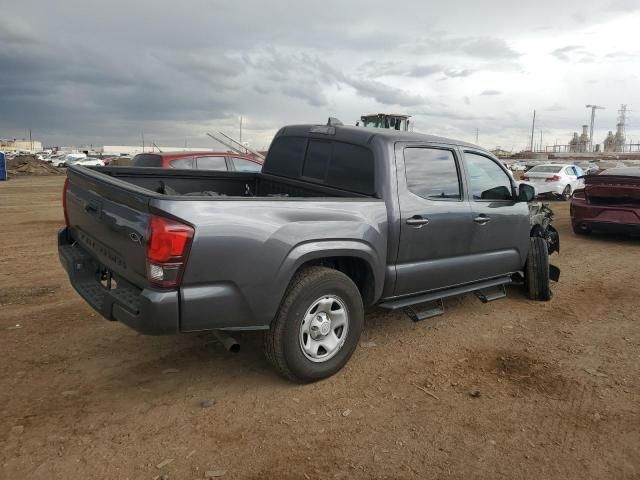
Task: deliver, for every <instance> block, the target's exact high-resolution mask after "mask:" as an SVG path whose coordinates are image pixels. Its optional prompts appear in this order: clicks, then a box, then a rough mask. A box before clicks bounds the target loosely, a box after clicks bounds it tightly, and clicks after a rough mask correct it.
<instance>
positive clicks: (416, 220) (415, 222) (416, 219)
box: [407, 215, 429, 228]
mask: <svg viewBox="0 0 640 480" xmlns="http://www.w3.org/2000/svg"><path fill="white" fill-rule="evenodd" d="M427 223H429V219H428V218H424V217H421V216H420V215H414V216H413V217H411V218H408V219H407V225H411V226H412V227H417V228H421V227H424V226H425V225H426V224H427Z"/></svg>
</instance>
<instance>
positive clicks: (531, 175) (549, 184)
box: [522, 163, 584, 200]
mask: <svg viewBox="0 0 640 480" xmlns="http://www.w3.org/2000/svg"><path fill="white" fill-rule="evenodd" d="M583 175H584V172H583V171H582V169H581V168H580V167H577V166H575V165H568V164H558V163H548V164H545V165H536V166H535V167H533V168H532V169H531V170H528V171H527V172H526V173H525V174H524V175H523V176H522V181H524V182H527V183H530V184H532V185H533V186H534V188H535V189H536V194H537V195H553V196H559V197H560V198H562V199H563V200H569V199H570V198H571V194H572V193H573V191H574V190H576V189H577V188H580V187H581V186H582V185H583V182H582V180H581V179H580V177H582V176H583Z"/></svg>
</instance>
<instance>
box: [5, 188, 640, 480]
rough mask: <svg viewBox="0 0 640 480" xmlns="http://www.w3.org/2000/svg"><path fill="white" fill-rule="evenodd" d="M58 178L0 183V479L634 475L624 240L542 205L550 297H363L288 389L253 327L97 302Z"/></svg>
mask: <svg viewBox="0 0 640 480" xmlns="http://www.w3.org/2000/svg"><path fill="white" fill-rule="evenodd" d="M62 182H63V178H60V177H40V178H38V177H24V178H20V179H13V180H11V181H9V182H0V353H1V355H2V360H1V361H0V478H1V479H12V480H13V479H47V480H51V479H76V478H78V479H80V478H82V479H85V478H91V479H103V478H104V479H131V480H133V479H149V480H151V479H156V478H163V476H165V477H164V478H168V479H197V478H206V477H207V475H208V476H213V475H216V476H219V477H220V478H224V479H239V478H255V479H261V480H262V479H321V478H322V479H333V478H338V479H339V478H345V479H346V478H349V479H352V478H363V479H369V478H376V479H377V478H388V479H423V478H439V479H449V478H456V479H457V478H461V479H462V478H464V479H475V478H478V479H500V478H507V479H512V478H514V479H515V478H540V479H546V478H558V479H632V478H633V479H635V478H640V379H639V373H640V294H639V288H640V240H637V239H636V240H632V239H625V238H611V237H601V236H593V237H589V238H586V237H577V236H575V235H574V234H573V233H572V232H571V230H570V227H569V222H568V218H569V217H568V204H566V203H562V202H551V203H552V208H553V209H554V210H555V211H556V214H557V217H556V226H557V227H558V229H559V231H560V234H561V247H562V251H561V254H560V255H559V256H558V255H554V258H553V262H554V263H555V264H556V265H558V266H559V267H560V268H561V270H562V276H561V281H560V283H558V284H557V285H556V286H555V288H554V292H555V296H554V298H553V300H552V301H551V302H548V303H538V302H532V301H529V300H528V299H527V298H526V297H525V296H524V294H523V292H522V291H521V290H520V289H519V288H516V287H513V288H510V289H509V292H508V297H507V298H506V299H502V300H499V301H496V302H492V303H489V304H486V305H483V304H481V303H480V302H479V301H478V300H477V299H476V298H475V297H473V296H471V295H468V296H465V297H462V298H457V299H453V300H448V301H446V303H445V305H446V314H445V315H444V316H441V317H438V318H436V319H432V320H427V321H425V322H420V323H413V322H411V321H410V320H409V319H408V318H407V317H406V316H404V315H403V314H401V313H389V312H387V311H384V310H376V309H374V310H372V311H370V312H369V313H368V314H367V317H366V327H365V328H366V329H365V332H364V334H363V337H362V340H361V345H360V348H359V349H358V350H357V351H356V353H355V354H354V356H353V358H352V359H351V361H350V362H349V364H348V365H347V367H346V368H345V369H344V370H343V371H342V372H340V373H339V374H338V375H336V376H334V377H333V378H330V379H328V380H325V381H322V382H319V383H316V384H312V385H305V386H300V385H294V384H291V383H288V382H287V381H285V380H283V379H281V378H280V377H278V376H277V375H276V374H275V373H274V372H273V371H272V370H271V369H270V368H269V367H268V366H267V364H266V362H265V360H264V359H263V356H262V352H261V343H260V336H259V335H258V334H244V335H242V336H240V337H239V339H240V341H241V343H242V350H241V352H240V353H239V354H237V355H233V354H230V353H227V352H225V351H224V350H223V349H222V347H221V346H220V345H219V344H217V342H216V341H215V340H214V339H213V338H212V337H211V336H208V335H199V336H188V335H184V336H173V337H145V336H141V335H138V334H137V333H135V332H134V331H132V330H130V329H128V328H127V327H125V326H123V325H121V324H119V323H117V322H108V321H106V320H104V319H102V318H101V317H99V316H98V315H96V314H95V313H94V312H93V311H92V310H91V308H90V307H88V306H87V305H86V304H85V303H84V301H82V300H81V299H80V297H79V296H78V295H77V294H76V293H75V292H74V291H73V290H72V288H71V287H70V286H69V284H68V282H67V278H66V276H65V274H64V272H63V270H62V268H61V267H60V266H59V263H58V259H57V253H56V232H57V230H58V228H59V227H60V225H61V224H62V223H63V219H62V209H61V202H60V193H61V189H62ZM212 313H213V312H212ZM473 391H478V392H479V396H475V397H474V396H471V395H470V392H473Z"/></svg>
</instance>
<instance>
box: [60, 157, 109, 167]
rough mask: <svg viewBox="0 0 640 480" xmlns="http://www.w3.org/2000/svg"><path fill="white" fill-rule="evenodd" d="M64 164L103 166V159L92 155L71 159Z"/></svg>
mask: <svg viewBox="0 0 640 480" xmlns="http://www.w3.org/2000/svg"><path fill="white" fill-rule="evenodd" d="M66 164H67V166H68V165H81V166H83V167H104V161H102V160H100V159H99V158H93V157H85V158H78V159H76V160H72V161H71V162H66Z"/></svg>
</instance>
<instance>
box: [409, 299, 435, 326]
mask: <svg viewBox="0 0 640 480" xmlns="http://www.w3.org/2000/svg"><path fill="white" fill-rule="evenodd" d="M404 313H405V314H406V315H407V316H408V317H409V318H410V319H411V320H413V321H414V322H419V321H421V320H426V319H427V318H432V317H437V316H438V315H443V314H444V303H442V299H441V298H440V299H438V300H433V301H431V302H424V303H416V304H415V305H411V306H409V307H405V308H404Z"/></svg>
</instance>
